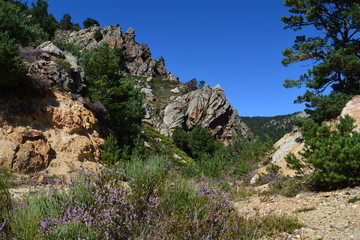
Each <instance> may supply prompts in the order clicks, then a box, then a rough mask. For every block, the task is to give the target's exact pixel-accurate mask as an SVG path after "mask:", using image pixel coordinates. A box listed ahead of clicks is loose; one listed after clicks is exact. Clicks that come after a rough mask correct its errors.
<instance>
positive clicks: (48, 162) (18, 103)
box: [0, 42, 103, 175]
mask: <svg viewBox="0 0 360 240" xmlns="http://www.w3.org/2000/svg"><path fill="white" fill-rule="evenodd" d="M39 50H40V55H39V57H38V59H37V60H36V61H31V62H27V64H28V65H29V74H28V77H29V79H28V81H33V82H37V83H39V82H40V83H39V84H45V85H46V87H47V89H46V92H45V94H42V95H32V94H34V93H29V95H28V96H26V98H25V97H21V96H17V95H16V94H12V95H11V94H10V95H9V96H8V97H1V98H0V166H5V167H8V168H9V169H10V170H11V171H12V172H15V173H20V174H29V173H33V172H38V171H43V170H48V171H49V173H50V174H58V175H68V174H69V173H70V172H73V171H75V170H76V169H78V168H79V167H80V166H85V167H91V168H95V167H96V166H97V162H98V161H99V154H100V149H99V148H100V146H101V144H102V143H103V139H102V138H101V137H100V126H99V125H98V120H97V119H96V117H95V115H94V114H93V113H92V112H91V111H90V110H88V109H87V108H85V106H84V104H85V100H84V99H83V98H82V97H80V95H79V94H74V93H80V92H81V91H82V88H83V87H84V84H83V81H82V80H83V71H82V69H81V67H80V66H78V65H77V60H76V58H75V57H74V56H72V55H71V54H69V53H65V52H62V51H61V50H60V49H58V48H57V47H56V46H54V45H53V44H52V43H51V42H47V43H44V44H42V45H41V46H39ZM38 53H39V52H38ZM62 61H64V62H65V63H64V62H62ZM65 67H66V68H65ZM70 91H71V92H70Z"/></svg>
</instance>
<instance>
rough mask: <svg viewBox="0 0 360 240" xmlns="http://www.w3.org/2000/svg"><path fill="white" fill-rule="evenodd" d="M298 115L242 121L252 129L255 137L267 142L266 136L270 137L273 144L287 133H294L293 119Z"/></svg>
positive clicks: (244, 119) (247, 118) (249, 118)
mask: <svg viewBox="0 0 360 240" xmlns="http://www.w3.org/2000/svg"><path fill="white" fill-rule="evenodd" d="M296 114H297V113H293V114H288V115H277V116H273V117H241V120H243V121H244V123H245V124H246V125H247V126H248V127H249V128H250V130H251V132H252V133H253V134H254V136H258V137H259V138H260V140H261V141H265V140H266V136H268V137H270V138H271V139H272V141H273V142H277V141H278V140H279V139H280V138H282V137H283V136H284V135H285V134H286V133H288V132H291V131H292V129H293V126H294V122H293V117H294V116H295V115H296Z"/></svg>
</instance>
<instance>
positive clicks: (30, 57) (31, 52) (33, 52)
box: [19, 47, 44, 63]
mask: <svg viewBox="0 0 360 240" xmlns="http://www.w3.org/2000/svg"><path fill="white" fill-rule="evenodd" d="M42 53H44V51H43V50H41V49H32V48H30V49H26V48H22V47H19V56H20V58H21V60H22V61H24V62H28V63H33V62H36V61H37V60H38V59H39V58H40V56H41V54H42Z"/></svg>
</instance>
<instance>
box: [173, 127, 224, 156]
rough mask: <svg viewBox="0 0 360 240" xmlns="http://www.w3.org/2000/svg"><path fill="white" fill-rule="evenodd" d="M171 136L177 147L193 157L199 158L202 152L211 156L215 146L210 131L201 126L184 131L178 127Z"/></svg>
mask: <svg viewBox="0 0 360 240" xmlns="http://www.w3.org/2000/svg"><path fill="white" fill-rule="evenodd" d="M172 138H173V140H174V143H175V144H176V145H177V146H178V147H179V148H181V149H182V150H184V151H185V152H186V153H187V154H188V155H190V156H191V157H193V158H199V157H200V156H201V155H202V154H209V155H211V156H212V155H213V153H214V152H215V150H216V146H217V145H216V142H215V140H214V139H213V137H212V136H211V133H210V132H209V131H208V130H207V129H205V128H203V127H201V126H196V127H194V129H192V130H191V131H190V132H185V131H184V130H183V129H182V128H179V127H178V128H176V129H175V131H174V133H173V135H172Z"/></svg>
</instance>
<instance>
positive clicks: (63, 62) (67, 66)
mask: <svg viewBox="0 0 360 240" xmlns="http://www.w3.org/2000/svg"><path fill="white" fill-rule="evenodd" d="M55 62H56V63H57V64H58V65H59V66H60V67H61V68H62V69H64V70H65V71H66V72H68V71H70V69H71V64H70V63H69V62H68V61H66V60H65V59H60V58H57V59H56V60H55Z"/></svg>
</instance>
